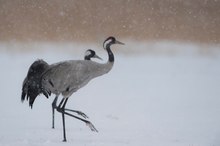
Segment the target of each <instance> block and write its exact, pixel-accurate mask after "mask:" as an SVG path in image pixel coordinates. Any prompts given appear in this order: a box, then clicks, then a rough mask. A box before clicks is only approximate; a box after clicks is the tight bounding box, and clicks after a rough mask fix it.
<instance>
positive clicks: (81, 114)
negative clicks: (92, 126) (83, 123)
mask: <svg viewBox="0 0 220 146" xmlns="http://www.w3.org/2000/svg"><path fill="white" fill-rule="evenodd" d="M76 113H77V114H78V115H80V116H82V117H83V118H85V119H87V118H89V117H88V116H87V115H86V114H85V113H83V112H81V111H77V112H76Z"/></svg>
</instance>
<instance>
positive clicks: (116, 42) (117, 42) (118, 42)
mask: <svg viewBox="0 0 220 146" xmlns="http://www.w3.org/2000/svg"><path fill="white" fill-rule="evenodd" d="M115 44H120V45H125V44H124V43H122V42H120V41H118V40H116V41H115Z"/></svg>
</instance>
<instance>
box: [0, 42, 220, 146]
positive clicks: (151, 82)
mask: <svg viewBox="0 0 220 146" xmlns="http://www.w3.org/2000/svg"><path fill="white" fill-rule="evenodd" d="M125 43H126V42H125ZM137 44H138V43H136V44H135V43H133V44H132V43H130V44H129V42H127V43H126V46H113V47H112V48H113V49H112V50H113V52H115V50H120V49H121V50H122V51H116V52H115V60H116V62H115V65H114V67H113V69H112V70H111V71H110V72H109V73H108V74H106V75H104V76H102V77H99V78H96V79H94V80H92V81H91V82H90V83H89V84H88V85H87V86H86V87H84V88H82V89H80V90H79V91H77V92H76V93H75V94H73V95H72V96H71V99H70V100H69V101H68V103H67V107H68V108H71V109H77V110H81V111H83V112H85V113H86V114H87V115H88V116H89V119H90V120H91V121H92V123H93V124H94V125H95V126H96V128H97V129H98V131H99V132H98V133H94V132H91V131H90V129H89V128H88V127H87V126H86V125H85V124H84V123H82V122H80V121H77V120H76V119H72V118H70V117H67V118H66V124H67V126H66V128H67V143H63V142H62V139H63V137H62V121H61V115H60V114H59V113H56V119H55V120H56V121H55V129H52V128H51V103H52V100H53V98H54V97H51V98H50V99H46V98H45V97H44V96H39V97H38V98H37V99H36V101H35V103H34V107H33V109H32V110H31V109H30V108H29V106H28V103H27V102H26V101H25V102H24V103H23V104H22V103H21V101H20V96H21V86H22V82H23V79H24V77H25V76H26V73H27V70H28V68H29V66H30V64H31V63H32V62H33V61H34V60H36V59H38V58H43V59H44V60H46V61H47V62H48V63H54V62H58V61H61V60H66V59H80V58H82V57H83V54H84V50H85V49H86V48H89V47H88V46H89V45H82V44H75V45H71V44H69V46H68V47H67V46H65V45H64V46H62V45H54V44H49V43H48V44H46V45H43V46H42V45H38V44H37V43H36V44H29V45H28V46H27V45H26V48H25V50H27V48H28V47H29V48H37V47H40V48H41V49H40V50H39V51H36V50H34V51H28V52H23V51H21V49H19V47H18V49H17V50H14V51H7V49H9V48H10V47H15V48H16V46H19V45H16V44H13V45H12V44H9V45H6V44H4V43H3V44H1V45H0V65H1V70H0V81H1V82H0V87H1V88H0V91H1V97H0V98H1V106H0V145H1V146H58V145H65V146H67V145H71V146H73V145H76V146H219V145H220V47H218V46H217V47H216V46H214V47H213V46H210V48H209V46H206V47H207V48H209V50H211V51H207V49H204V48H200V47H201V46H199V45H195V44H184V43H174V42H173V43H172V42H157V43H149V44H147V43H143V44H142V45H139V46H138V47H137ZM53 47H57V49H52V48H53ZM66 47H67V48H68V49H67V50H68V51H67V53H66V51H65V49H63V48H66ZM74 47H75V48H81V50H75V52H76V53H75V52H74V50H72V51H71V48H74ZM94 47H95V46H93V47H91V48H93V49H94ZM20 48H21V46H20ZM126 48H133V52H135V49H137V52H138V53H136V54H132V53H127V54H126V55H125V53H126ZM96 50H98V54H99V55H100V56H102V57H103V58H105V60H106V57H105V56H107V54H106V53H105V52H104V51H103V50H101V49H96ZM143 50H145V51H143ZM155 50H156V51H155Z"/></svg>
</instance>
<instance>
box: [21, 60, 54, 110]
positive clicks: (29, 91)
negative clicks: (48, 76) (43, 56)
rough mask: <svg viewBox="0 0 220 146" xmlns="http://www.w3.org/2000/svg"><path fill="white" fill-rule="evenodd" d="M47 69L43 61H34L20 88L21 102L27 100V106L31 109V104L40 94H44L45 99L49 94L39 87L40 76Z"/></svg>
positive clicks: (47, 66)
mask: <svg viewBox="0 0 220 146" xmlns="http://www.w3.org/2000/svg"><path fill="white" fill-rule="evenodd" d="M47 68H49V65H48V64H47V63H46V62H45V61H43V60H36V61H35V62H34V63H32V65H31V66H30V68H29V70H28V73H27V76H26V78H25V79H24V82H23V86H22V94H21V101H22V102H23V101H24V100H25V97H26V99H27V100H29V106H30V107H31V108H33V103H34V101H35V99H36V97H37V96H38V95H40V94H44V96H46V97H47V98H48V97H49V95H50V94H49V93H47V92H45V90H44V89H42V86H41V75H42V74H43V73H44V72H45V71H46V69H47Z"/></svg>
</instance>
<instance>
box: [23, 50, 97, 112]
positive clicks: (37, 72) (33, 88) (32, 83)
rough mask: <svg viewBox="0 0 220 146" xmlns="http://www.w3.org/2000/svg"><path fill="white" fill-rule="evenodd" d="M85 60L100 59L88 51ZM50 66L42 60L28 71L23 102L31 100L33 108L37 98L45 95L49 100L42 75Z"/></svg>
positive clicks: (24, 82)
mask: <svg viewBox="0 0 220 146" xmlns="http://www.w3.org/2000/svg"><path fill="white" fill-rule="evenodd" d="M84 58H85V60H90V59H91V58H99V59H100V57H99V56H98V55H96V53H95V51H93V50H91V49H88V50H87V51H86V52H85V56H84ZM49 67H50V65H49V64H48V63H47V62H45V61H44V60H42V59H39V60H36V61H34V62H33V63H32V64H31V66H30V67H29V69H28V73H27V76H26V77H25V79H24V81H23V85H22V95H21V101H22V102H23V101H24V100H25V98H26V100H29V106H30V107H31V108H32V107H33V103H34V101H35V99H36V97H37V96H38V95H40V94H44V95H45V96H46V97H47V98H48V96H50V94H51V92H46V90H44V89H43V87H42V85H41V78H42V74H43V73H44V72H45V71H46V70H47V69H49Z"/></svg>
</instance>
